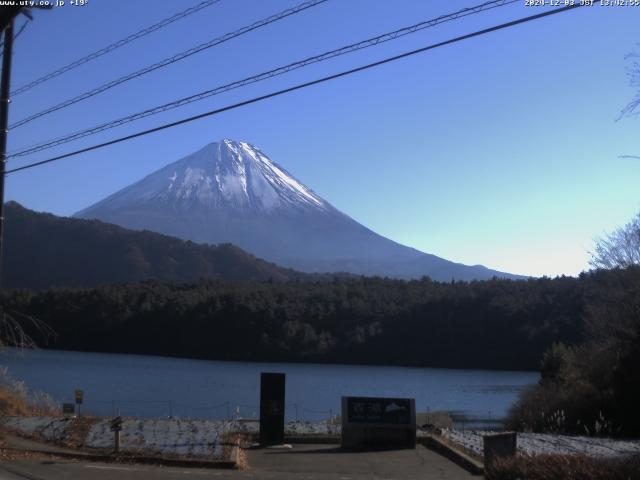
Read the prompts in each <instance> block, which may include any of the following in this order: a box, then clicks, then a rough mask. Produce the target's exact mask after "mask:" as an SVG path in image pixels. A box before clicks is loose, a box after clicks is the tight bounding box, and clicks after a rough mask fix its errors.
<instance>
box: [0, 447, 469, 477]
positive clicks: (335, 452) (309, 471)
mask: <svg viewBox="0 0 640 480" xmlns="http://www.w3.org/2000/svg"><path fill="white" fill-rule="evenodd" d="M246 453H247V458H248V464H249V466H248V468H246V469H243V470H213V469H199V468H189V469H186V468H172V467H156V466H148V465H135V464H131V465H128V464H115V463H108V464H107V463H95V462H84V461H77V460H76V461H67V460H46V459H37V460H16V461H10V462H4V463H2V464H0V479H2V480H5V479H6V480H25V479H28V480H76V479H77V480H80V479H82V480H85V479H86V480H110V479H115V480H141V479H154V480H173V479H179V478H180V479H184V478H194V479H195V478H219V479H250V478H255V479H285V480H287V479H305V480H315V479H318V480H319V479H328V480H361V479H386V480H391V479H394V480H404V479H451V480H458V479H471V478H476V479H477V478H480V477H473V476H472V475H471V474H469V473H468V472H467V471H466V470H463V469H462V468H460V467H459V466H457V465H456V464H454V463H452V462H451V461H449V460H447V459H446V458H444V457H442V456H440V455H438V454H437V453H435V452H432V451H431V450H428V449H426V448H425V447H423V446H421V445H418V446H417V447H416V449H415V450H394V451H382V452H343V451H341V450H340V449H339V448H337V447H336V446H333V445H294V446H293V448H291V449H260V450H249V451H248V452H246Z"/></svg>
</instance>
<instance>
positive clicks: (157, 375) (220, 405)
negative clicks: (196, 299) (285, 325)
mask: <svg viewBox="0 0 640 480" xmlns="http://www.w3.org/2000/svg"><path fill="white" fill-rule="evenodd" d="M0 365H2V366H6V367H8V368H9V372H10V374H11V375H12V376H13V377H14V378H15V379H18V380H23V381H24V382H26V383H27V385H28V386H29V387H30V388H32V389H38V390H42V391H44V392H47V393H49V394H51V395H52V396H53V397H54V398H55V399H56V400H57V401H59V402H71V403H72V402H73V398H74V397H73V394H74V390H75V389H76V388H81V389H83V390H84V397H85V398H84V404H83V405H82V409H83V411H84V412H91V413H94V414H97V415H113V414H115V413H119V414H121V415H126V416H143V417H164V416H169V415H173V416H177V417H183V418H207V419H222V418H228V417H229V416H241V417H257V416H258V412H259V406H258V405H259V397H260V372H283V373H286V375H287V377H286V418H287V420H296V419H298V420H304V421H306V420H309V421H313V420H321V419H326V418H328V417H329V416H330V415H335V414H339V413H340V397H341V396H345V395H353V396H358V395H359V396H380V397H385V396H386V397H411V398H415V400H416V410H417V411H418V412H426V411H435V410H447V411H451V412H455V413H457V414H462V415H464V416H466V417H467V419H466V420H465V423H466V425H467V426H468V427H471V426H481V425H487V424H492V423H494V422H495V421H497V420H499V419H501V418H502V417H504V415H505V414H506V411H507V409H508V408H509V406H510V405H511V404H512V403H513V402H514V401H515V400H516V398H517V396H518V393H519V392H520V391H521V390H522V389H523V388H524V387H526V386H527V385H530V384H532V383H535V382H537V380H538V378H539V375H538V373H537V372H518V371H507V372H505V371H491V370H455V369H439V368H410V367H377V366H354V365H317V364H291V363H259V362H247V363H244V362H218V361H208V360H189V359H179V358H168V357H152V356H141V355H120V354H103V353H81V352H67V351H53V350H35V351H22V352H21V351H17V350H12V349H7V350H5V351H4V352H2V353H0Z"/></svg>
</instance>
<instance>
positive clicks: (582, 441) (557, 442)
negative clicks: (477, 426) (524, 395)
mask: <svg viewBox="0 0 640 480" xmlns="http://www.w3.org/2000/svg"><path fill="white" fill-rule="evenodd" d="M491 433H497V432H489V431H483V430H465V431H461V430H454V429H445V430H443V431H442V436H443V437H444V438H446V439H448V440H449V441H451V442H453V443H456V444H458V445H460V446H462V447H463V448H465V449H466V450H471V451H472V452H473V453H476V454H477V455H480V456H482V455H483V446H482V442H483V441H482V437H483V436H484V435H487V434H491ZM517 443H518V450H519V451H520V452H522V453H526V454H530V455H536V454H540V453H563V454H564V453H566V454H571V453H581V454H585V455H589V456H593V457H619V456H624V455H629V454H640V440H633V441H625V440H614V439H611V438H595V437H571V436H568V435H551V434H542V433H518V440H517Z"/></svg>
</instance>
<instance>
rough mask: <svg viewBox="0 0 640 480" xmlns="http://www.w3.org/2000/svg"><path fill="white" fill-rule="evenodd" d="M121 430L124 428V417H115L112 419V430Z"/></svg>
mask: <svg viewBox="0 0 640 480" xmlns="http://www.w3.org/2000/svg"><path fill="white" fill-rule="evenodd" d="M120 430H122V417H115V418H114V419H113V420H111V431H112V432H119V431H120Z"/></svg>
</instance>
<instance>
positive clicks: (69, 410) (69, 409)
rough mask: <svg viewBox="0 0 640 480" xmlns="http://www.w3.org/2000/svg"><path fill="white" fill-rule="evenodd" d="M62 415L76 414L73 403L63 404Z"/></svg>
mask: <svg viewBox="0 0 640 480" xmlns="http://www.w3.org/2000/svg"><path fill="white" fill-rule="evenodd" d="M62 413H63V414H65V415H69V414H71V415H73V414H74V413H76V406H75V405H74V404H73V403H63V404H62Z"/></svg>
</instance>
